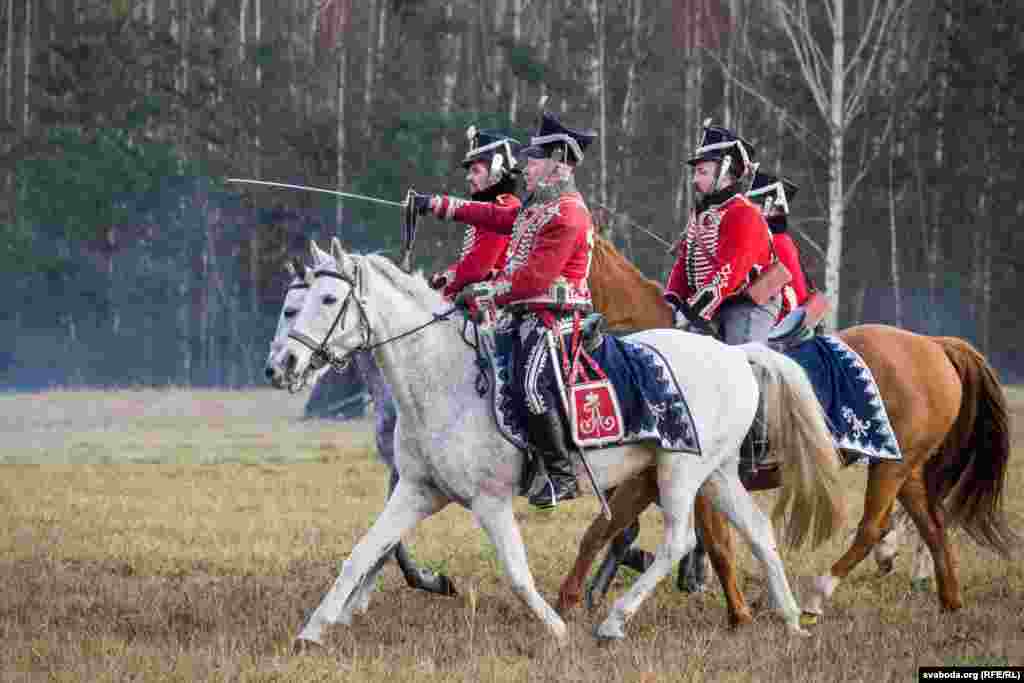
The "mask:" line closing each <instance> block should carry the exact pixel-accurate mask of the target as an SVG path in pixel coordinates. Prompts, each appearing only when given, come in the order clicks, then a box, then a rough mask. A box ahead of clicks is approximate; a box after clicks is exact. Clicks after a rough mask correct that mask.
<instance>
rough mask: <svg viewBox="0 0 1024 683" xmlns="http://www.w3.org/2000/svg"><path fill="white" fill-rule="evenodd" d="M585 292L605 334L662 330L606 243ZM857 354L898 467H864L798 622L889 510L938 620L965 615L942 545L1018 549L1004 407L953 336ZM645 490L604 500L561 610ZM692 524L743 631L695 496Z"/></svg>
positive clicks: (877, 338)
mask: <svg viewBox="0 0 1024 683" xmlns="http://www.w3.org/2000/svg"><path fill="white" fill-rule="evenodd" d="M593 259H594V260H593V265H592V268H591V271H590V288H591V292H592V294H593V298H594V307H595V308H596V309H597V310H599V311H601V312H602V313H603V314H604V316H605V317H606V318H607V320H608V323H609V327H610V328H611V329H612V331H618V330H623V331H625V330H629V331H632V330H643V329H650V328H658V327H671V326H672V324H673V316H672V311H671V310H670V308H669V306H668V304H666V303H665V301H664V299H663V298H662V289H661V287H660V286H659V285H658V284H657V283H656V282H653V281H651V280H649V279H647V278H646V277H644V276H643V274H642V273H641V272H640V271H639V270H638V269H637V268H636V267H635V266H634V265H633V264H632V263H630V262H629V261H627V260H626V259H625V257H623V256H622V255H621V254H620V253H619V252H618V251H617V250H616V249H615V247H614V246H613V245H612V244H611V243H610V242H608V241H607V240H604V239H601V238H599V239H598V240H597V244H596V245H595V248H594V255H593ZM837 336H838V337H839V338H840V339H841V340H842V341H843V342H845V343H846V344H848V345H849V346H850V347H851V348H852V349H854V350H855V351H856V352H857V353H858V354H860V356H861V358H863V360H864V362H865V363H866V364H867V365H868V367H869V368H870V369H871V372H872V374H873V375H874V377H875V381H876V382H877V383H878V387H879V391H880V393H881V395H882V400H883V402H884V404H885V409H886V411H887V412H888V414H889V418H890V420H891V422H892V426H893V428H894V430H895V433H896V438H897V441H898V442H899V444H900V447H901V449H902V451H903V460H902V461H882V462H875V463H873V464H871V465H869V466H868V481H867V490H866V491H865V496H864V515H863V517H862V519H861V522H860V526H859V528H858V530H857V533H856V536H855V538H854V541H853V544H852V546H851V547H850V548H849V549H848V550H847V551H846V553H845V554H844V555H843V556H842V557H841V558H840V559H839V561H838V562H836V563H835V564H834V565H833V566H832V570H831V572H830V574H829V575H827V576H819V577H817V578H816V579H815V581H814V586H813V590H812V595H811V597H810V602H809V604H808V605H807V606H805V611H806V612H808V613H810V614H814V615H818V614H821V613H822V610H823V607H824V601H825V600H826V599H827V598H829V597H830V596H831V595H832V592H833V591H834V590H835V588H836V586H837V585H838V584H839V582H840V581H841V580H842V579H844V578H845V577H846V576H847V575H848V574H849V573H850V572H851V571H852V570H853V568H854V567H856V566H857V564H858V563H859V562H860V561H861V560H863V559H864V558H865V557H866V556H867V554H868V553H869V552H870V551H871V549H872V548H873V547H874V546H875V545H876V544H877V543H878V541H879V539H880V538H881V537H882V535H883V533H884V531H885V530H886V529H887V528H888V526H889V515H890V514H891V512H892V509H893V504H894V503H895V501H896V500H897V499H899V501H900V503H901V504H902V505H903V507H904V508H905V509H906V510H907V512H908V513H909V514H910V516H911V518H912V519H913V521H914V523H915V525H916V526H917V529H918V531H919V532H920V534H921V537H922V538H923V539H924V541H925V543H926V544H927V546H928V549H929V550H930V551H931V555H932V560H933V562H934V566H935V576H936V580H937V588H938V597H939V602H940V604H941V606H942V607H943V608H945V609H950V610H954V609H958V608H960V607H961V606H962V604H963V603H962V600H961V597H960V584H959V579H958V576H957V564H958V563H957V559H956V556H955V553H954V551H953V548H952V546H951V545H950V543H949V540H948V538H947V535H946V529H947V528H948V527H949V526H950V525H952V524H958V525H960V526H961V527H962V528H963V529H964V530H965V531H966V532H967V533H968V534H969V535H970V536H971V538H972V539H973V540H974V541H975V542H977V543H978V544H979V545H981V546H983V547H987V548H990V549H992V550H995V551H996V552H998V553H1000V554H1001V555H1003V556H1004V557H1006V556H1009V555H1010V553H1011V549H1012V548H1013V547H1014V546H1015V545H1016V544H1017V543H1018V538H1017V536H1016V534H1015V533H1014V531H1013V530H1012V529H1010V527H1009V526H1008V524H1007V522H1006V518H1005V514H1004V511H1003V506H1002V493H1003V486H1004V484H1005V478H1006V469H1007V460H1008V458H1009V455H1010V440H1009V425H1008V414H1007V406H1006V397H1005V395H1004V393H1003V390H1002V387H1001V386H1000V384H999V381H998V379H997V378H996V374H995V372H994V371H993V369H992V368H991V367H990V366H989V364H988V363H987V362H986V360H985V358H984V357H983V356H982V355H981V354H980V353H979V352H978V351H976V350H975V349H974V348H973V347H972V346H971V345H970V344H968V343H967V342H966V341H964V340H962V339H957V338H953V337H927V336H923V335H919V334H915V333H913V332H909V331H906V330H902V329H899V328H896V327H890V326H887V325H858V326H856V327H851V328H848V329H845V330H843V331H841V332H839V333H838V335H837ZM748 486H749V487H750V489H751V490H765V489H771V488H776V487H777V486H778V472H777V471H775V472H774V473H773V474H770V475H769V476H768V477H765V478H762V479H761V480H759V481H755V482H751V483H749V484H748ZM656 495H657V490H656V488H655V487H654V486H642V485H635V486H632V485H631V486H622V487H619V489H617V490H616V492H615V494H614V495H613V496H612V500H611V501H610V505H611V508H612V514H613V519H612V520H611V521H607V520H605V519H604V518H603V517H598V518H597V519H596V520H594V522H593V523H592V524H591V525H590V528H589V529H588V530H587V532H586V534H585V535H584V537H583V540H582V541H581V542H580V549H579V555H578V556H577V558H576V563H575V566H574V568H573V570H572V571H571V572H570V574H569V575H568V576H567V577H566V578H565V580H564V581H563V583H562V587H561V591H560V595H559V608H560V609H561V610H567V609H568V608H571V607H573V606H575V605H576V604H578V603H579V601H580V598H581V595H582V590H583V582H584V581H585V580H586V577H587V574H588V573H589V570H590V567H591V566H592V564H593V562H594V559H595V558H596V556H597V554H598V553H599V552H600V551H601V549H602V548H603V547H604V546H605V544H606V543H607V542H608V540H610V539H611V538H613V537H615V536H616V535H618V534H619V533H621V532H622V531H623V530H624V529H626V528H627V527H628V526H629V525H630V524H632V523H633V521H634V520H635V519H636V517H637V516H638V515H639V514H640V513H641V512H643V510H644V509H645V508H647V506H649V505H650V504H651V503H652V502H654V501H655V498H656ZM696 516H697V523H698V524H699V525H700V528H701V530H702V532H703V534H704V541H705V544H706V546H707V550H708V554H709V556H710V559H711V563H712V566H713V567H714V569H715V572H716V573H717V574H718V577H719V580H720V581H721V584H722V588H723V589H724V591H725V596H726V600H727V602H728V608H729V621H730V623H731V624H733V625H739V624H744V623H748V622H750V621H751V619H752V617H751V613H750V609H749V608H748V607H747V605H746V603H745V601H744V599H743V595H742V593H741V592H740V591H739V588H738V587H737V576H736V568H735V562H734V552H733V545H732V535H731V533H730V531H729V527H728V525H727V524H726V521H725V519H724V517H723V516H722V515H721V514H719V513H718V512H716V511H715V510H714V508H713V507H712V506H711V505H710V504H709V503H708V501H707V500H706V498H705V497H704V496H700V497H698V499H697V503H696Z"/></svg>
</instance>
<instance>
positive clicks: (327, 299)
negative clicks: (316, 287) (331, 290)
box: [323, 294, 338, 306]
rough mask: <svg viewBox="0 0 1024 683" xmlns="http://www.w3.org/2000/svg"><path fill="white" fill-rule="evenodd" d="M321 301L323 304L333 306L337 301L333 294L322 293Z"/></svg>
mask: <svg viewBox="0 0 1024 683" xmlns="http://www.w3.org/2000/svg"><path fill="white" fill-rule="evenodd" d="M323 302H324V306H333V305H334V304H336V303H338V297H336V296H334V295H333V294H324V298H323Z"/></svg>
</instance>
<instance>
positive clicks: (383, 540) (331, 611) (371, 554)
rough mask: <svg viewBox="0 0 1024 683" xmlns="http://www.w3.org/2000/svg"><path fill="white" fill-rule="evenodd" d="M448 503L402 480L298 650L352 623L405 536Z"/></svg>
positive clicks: (305, 628) (307, 626)
mask: <svg viewBox="0 0 1024 683" xmlns="http://www.w3.org/2000/svg"><path fill="white" fill-rule="evenodd" d="M447 503H448V501H447V500H446V499H445V498H443V497H441V496H440V495H438V494H437V493H434V492H431V491H428V490H427V489H426V488H425V487H423V486H420V485H418V484H411V483H408V482H406V481H405V480H402V481H400V482H399V484H398V487H397V488H396V489H395V492H394V495H392V496H391V498H390V499H388V502H387V505H385V506H384V511H383V512H382V513H381V514H380V516H379V517H378V518H377V521H376V522H374V523H373V526H372V527H370V530H369V531H368V532H366V535H364V536H363V537H362V539H360V541H359V543H357V544H356V547H355V548H354V549H353V550H352V554H351V555H349V558H348V559H347V560H345V563H344V565H343V566H342V569H341V574H340V575H339V576H338V578H337V579H336V580H335V582H334V585H333V586H332V587H331V589H330V591H328V593H327V595H326V596H325V597H324V599H323V600H322V601H321V603H320V605H319V606H318V607H317V608H316V610H315V611H314V612H313V614H312V615H310V617H309V619H308V620H307V621H306V624H305V625H304V626H303V627H302V630H301V631H300V632H299V635H298V636H297V637H296V646H297V648H302V647H303V645H305V644H309V643H313V644H317V645H319V644H321V643H322V638H323V630H324V627H325V626H328V625H332V624H338V623H349V621H350V620H351V618H352V611H353V608H355V607H356V606H357V603H358V602H361V599H362V598H363V594H364V592H365V591H366V590H369V588H370V587H369V586H367V579H368V578H372V577H373V576H374V574H375V573H376V571H377V570H379V568H380V564H381V562H382V560H383V559H385V558H386V557H387V555H388V554H389V553H390V552H391V551H392V550H394V548H395V546H396V545H397V544H398V541H399V539H400V538H401V537H402V534H404V533H406V532H407V531H409V530H410V529H412V528H413V527H415V526H416V525H417V524H418V523H419V522H421V521H422V520H424V519H426V518H427V517H429V516H430V515H432V514H434V513H435V512H437V511H438V510H440V509H441V508H443V507H444V506H445V505H446V504H447Z"/></svg>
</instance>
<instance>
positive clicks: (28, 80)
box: [22, 0, 35, 136]
mask: <svg viewBox="0 0 1024 683" xmlns="http://www.w3.org/2000/svg"><path fill="white" fill-rule="evenodd" d="M34 4H35V0H25V52H24V62H25V64H24V66H25V75H24V82H23V88H22V90H23V92H22V98H23V102H22V104H24V107H25V109H24V113H23V115H22V128H23V131H24V134H25V135H26V136H27V135H28V133H29V126H30V125H31V124H32V105H31V98H30V95H31V92H32V90H31V88H32V61H33V60H32V6H33V5H34Z"/></svg>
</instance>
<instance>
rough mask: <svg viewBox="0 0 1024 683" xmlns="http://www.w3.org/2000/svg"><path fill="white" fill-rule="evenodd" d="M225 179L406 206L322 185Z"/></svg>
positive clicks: (226, 179) (401, 204) (232, 181)
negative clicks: (312, 185)
mask: <svg viewBox="0 0 1024 683" xmlns="http://www.w3.org/2000/svg"><path fill="white" fill-rule="evenodd" d="M224 181H225V182H228V183H246V184H249V185H266V186H267V187H281V188H285V189H289V190H305V191H307V192H322V193H324V194H333V195H334V196H335V197H348V198H349V199H360V200H362V201H364V202H374V203H377V204H384V205H385V206H398V207H404V206H405V204H404V203H403V202H395V201H391V200H390V199H377V198H376V197H367V196H366V195H362V194H354V193H352V192H339V191H338V190H327V189H325V188H322V187H309V186H307V185H291V184H289V183H278V182H274V181H270V180H249V179H248V178H225V179H224Z"/></svg>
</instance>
